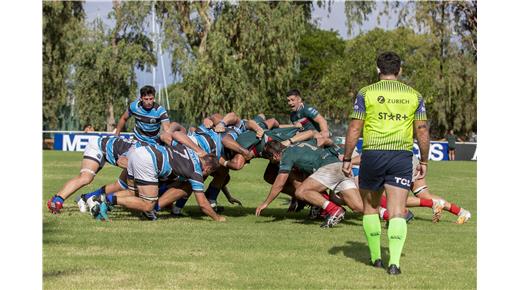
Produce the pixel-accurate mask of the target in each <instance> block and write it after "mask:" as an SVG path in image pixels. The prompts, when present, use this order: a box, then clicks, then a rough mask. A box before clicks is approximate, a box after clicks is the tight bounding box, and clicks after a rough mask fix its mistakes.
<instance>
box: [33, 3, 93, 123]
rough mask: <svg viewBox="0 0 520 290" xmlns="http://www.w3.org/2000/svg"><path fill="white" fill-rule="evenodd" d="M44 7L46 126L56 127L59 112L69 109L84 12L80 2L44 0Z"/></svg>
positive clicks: (43, 46)
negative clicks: (76, 46)
mask: <svg viewBox="0 0 520 290" xmlns="http://www.w3.org/2000/svg"><path fill="white" fill-rule="evenodd" d="M42 8H43V11H42V12H43V18H42V20H43V23H42V24H43V27H42V29H43V45H42V55H43V63H42V64H43V78H42V79H43V104H42V109H43V127H44V128H45V129H56V128H58V126H59V125H60V121H63V119H62V120H60V118H59V117H60V113H61V115H62V116H63V113H64V111H65V110H67V109H68V110H70V102H71V100H70V88H69V87H68V86H69V84H68V83H67V80H68V78H69V74H70V67H71V58H72V56H73V49H74V45H75V44H77V42H76V39H77V37H78V32H79V30H80V29H81V25H82V23H83V19H84V17H85V13H84V11H83V2H80V1H44V2H43V4H42Z"/></svg>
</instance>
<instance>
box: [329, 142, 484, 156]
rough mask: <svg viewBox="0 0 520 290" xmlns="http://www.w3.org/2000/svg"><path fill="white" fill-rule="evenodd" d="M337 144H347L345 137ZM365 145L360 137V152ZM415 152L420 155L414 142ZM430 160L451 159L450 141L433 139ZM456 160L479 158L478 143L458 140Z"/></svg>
mask: <svg viewBox="0 0 520 290" xmlns="http://www.w3.org/2000/svg"><path fill="white" fill-rule="evenodd" d="M335 143H336V144H340V145H343V144H345V137H337V138H336V139H335ZM362 146H363V139H359V141H358V143H357V145H356V147H357V149H358V151H359V152H361V148H362ZM413 154H415V155H416V156H419V145H417V143H414V144H413ZM430 160H433V161H441V160H449V156H448V142H446V141H431V142H430ZM455 160H473V161H476V160H477V143H470V142H465V143H463V142H457V143H456V145H455Z"/></svg>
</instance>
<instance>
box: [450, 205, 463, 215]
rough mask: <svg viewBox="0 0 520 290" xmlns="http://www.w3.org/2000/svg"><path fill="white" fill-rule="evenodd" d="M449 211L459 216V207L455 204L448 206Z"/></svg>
mask: <svg viewBox="0 0 520 290" xmlns="http://www.w3.org/2000/svg"><path fill="white" fill-rule="evenodd" d="M449 211H450V212H451V213H452V214H454V215H459V212H460V207H459V206H457V205H456V204H454V203H452V204H451V206H450V209H449Z"/></svg>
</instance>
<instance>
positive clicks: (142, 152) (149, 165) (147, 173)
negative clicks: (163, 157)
mask: <svg viewBox="0 0 520 290" xmlns="http://www.w3.org/2000/svg"><path fill="white" fill-rule="evenodd" d="M127 170H128V177H129V178H131V179H134V181H135V184H136V185H158V184H159V180H158V176H157V170H156V169H155V166H154V162H153V157H152V155H151V154H150V153H149V152H148V150H147V149H146V146H143V147H139V148H136V149H135V150H132V151H130V152H129V153H128V168H127Z"/></svg>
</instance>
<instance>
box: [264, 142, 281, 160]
mask: <svg viewBox="0 0 520 290" xmlns="http://www.w3.org/2000/svg"><path fill="white" fill-rule="evenodd" d="M283 148H285V146H283V145H282V143H281V142H279V141H277V140H272V141H270V142H267V144H265V148H264V151H263V152H262V157H264V158H266V159H271V158H273V156H274V154H275V153H277V154H280V153H281V152H282V149H283Z"/></svg>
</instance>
